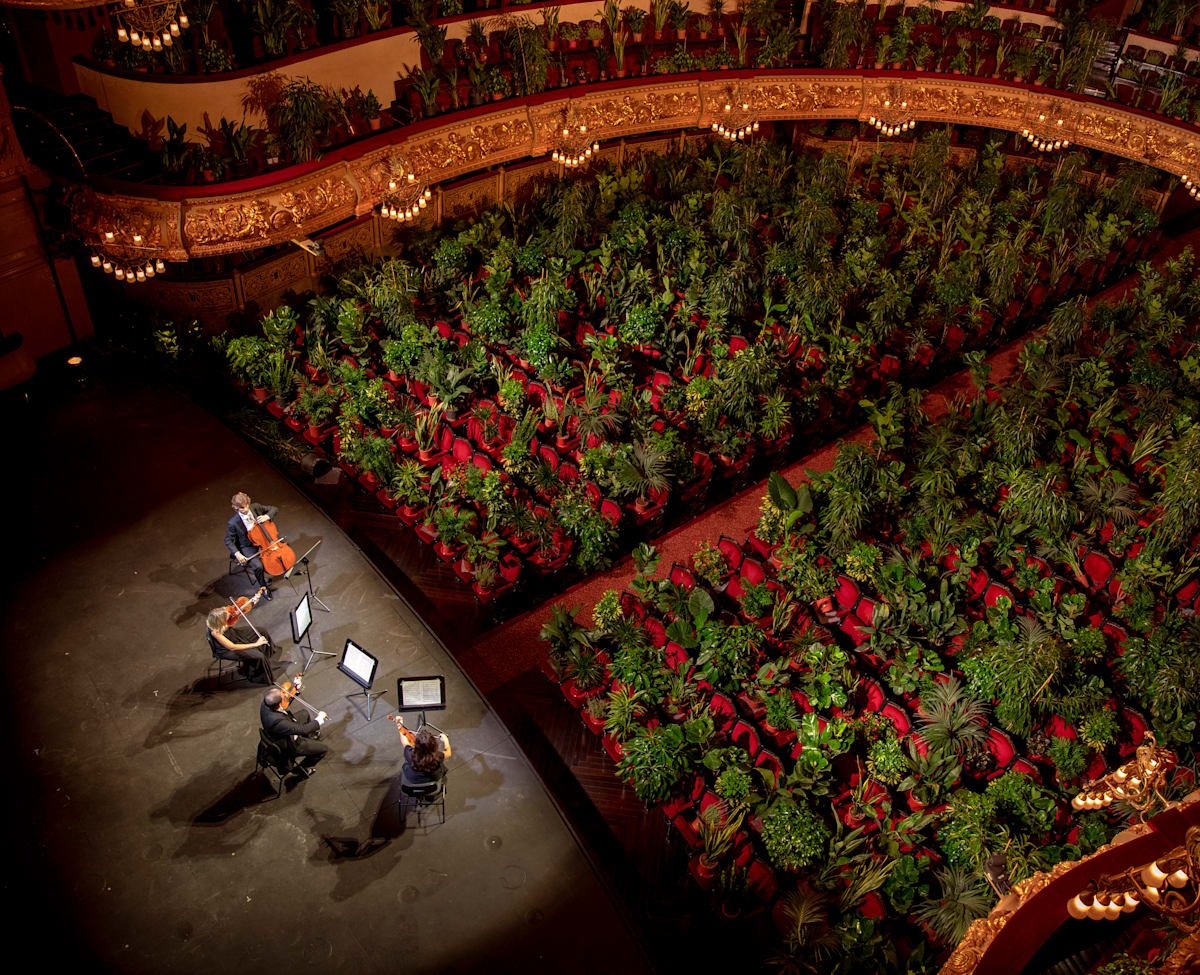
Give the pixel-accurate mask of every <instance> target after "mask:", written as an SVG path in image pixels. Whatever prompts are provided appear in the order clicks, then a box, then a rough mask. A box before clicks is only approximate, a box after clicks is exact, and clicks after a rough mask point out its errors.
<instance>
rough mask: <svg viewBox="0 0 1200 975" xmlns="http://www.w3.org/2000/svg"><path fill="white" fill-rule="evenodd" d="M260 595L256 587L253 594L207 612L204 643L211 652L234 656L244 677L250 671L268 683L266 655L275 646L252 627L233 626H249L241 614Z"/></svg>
mask: <svg viewBox="0 0 1200 975" xmlns="http://www.w3.org/2000/svg"><path fill="white" fill-rule="evenodd" d="M263 595H266V593H265V591H264V589H260V590H259V591H258V594H257V595H255V596H254V597H253V598H242V599H239V600H235V602H234V605H232V606H222V607H220V608H219V609H214V610H213V611H212V612H211V613H209V614H208V620H207V624H208V645H209V646H210V647H211V648H212V652H213V656H216V657H221V658H222V659H224V660H236V661H237V662H238V667H239V669H240V670H241V671H242V673H244V674H245V675H246V676H247V677H251V674H252V673H253V674H255V675H256V677H257V679H258V680H259V681H260V682H261V683H263V684H270V683H271V682H272V681H273V680H274V679H275V678H274V676H273V675H272V674H271V660H270V656H271V652H272V651H273V650H274V649H275V648H274V646H273V645H272V644H271V641H270V640H269V639H268V638H267V637H265V636H262V635H260V634H259V633H258V632H257V631H254V630H252V629H247V628H246V627H242V626H236V627H235V624H237V623H239V622H244V623H247V624H248V625H250V626H252V624H250V623H249V620H247V619H245V618H244V616H245V614H246V613H249V612H250V610H252V609H253V608H254V606H255V604H256V603H257V602H258V599H259V596H263ZM252 679H255V678H252Z"/></svg>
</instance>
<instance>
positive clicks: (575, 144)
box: [550, 120, 600, 169]
mask: <svg viewBox="0 0 1200 975" xmlns="http://www.w3.org/2000/svg"><path fill="white" fill-rule="evenodd" d="M558 139H559V141H558V144H557V145H556V146H555V147H554V149H553V150H552V151H551V152H550V158H551V159H553V160H554V161H555V162H556V163H558V164H559V165H560V166H563V167H564V168H566V169H573V168H574V167H576V166H582V165H583V164H584V163H585V162H587V161H588V160H589V159H591V158H592V157H593V156H595V155H597V154H599V152H600V143H599V142H598V141H596V140H595V139H594V138H592V136H591V135H590V134H589V133H588V127H587V125H586V124H585V123H583V122H575V121H573V120H566V121H564V123H563V127H562V128H561V129H559V131H558Z"/></svg>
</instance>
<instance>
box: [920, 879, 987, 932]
mask: <svg viewBox="0 0 1200 975" xmlns="http://www.w3.org/2000/svg"><path fill="white" fill-rule="evenodd" d="M937 878H938V883H940V884H941V887H942V895H941V897H940V898H938V899H936V900H934V899H930V900H927V901H924V902H922V903H921V904H918V905H917V907H916V910H915V911H914V913H915V914H916V916H917V917H918V918H919V919H920V920H922V921H924V922H925V923H926V924H927V925H929V927H930V929H931V930H932V931H933V933H934V935H935V936H936V937H937V939H938V940H939V941H941V942H943V943H944V944H956V943H957V942H959V941H961V940H962V937H963V935H965V934H966V933H967V928H968V927H970V925H971V922H972V921H974V920H975V919H976V918H980V917H983V916H984V915H985V914H987V912H988V908H989V906H990V905H989V898H988V896H987V895H986V894H985V893H984V892H983V889H982V888H981V887H980V885H979V882H978V880H976V878H975V876H974V875H973V874H971V873H969V872H967V871H966V870H960V869H957V868H955V867H948V868H946V869H944V870H939V871H938V872H937Z"/></svg>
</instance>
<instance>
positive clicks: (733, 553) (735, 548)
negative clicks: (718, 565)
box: [717, 535, 746, 572]
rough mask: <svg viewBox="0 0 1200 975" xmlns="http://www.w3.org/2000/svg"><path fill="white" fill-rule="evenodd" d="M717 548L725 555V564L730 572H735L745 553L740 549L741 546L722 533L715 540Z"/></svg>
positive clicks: (740, 564)
mask: <svg viewBox="0 0 1200 975" xmlns="http://www.w3.org/2000/svg"><path fill="white" fill-rule="evenodd" d="M717 548H718V549H719V550H720V552H721V554H722V555H724V556H725V564H726V565H728V566H729V570H730V571H731V572H737V570H738V569H740V568H741V567H742V560H743V559H744V558H745V557H746V555H745V553H744V552H743V551H742V547H741V546H740V545H739V544H738V543H737V542H735V541H734V540H733V539H732V538H728V537H726V536H725V535H722V536H721V537H720V538H719V539H718V540H717Z"/></svg>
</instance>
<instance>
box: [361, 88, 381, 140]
mask: <svg viewBox="0 0 1200 975" xmlns="http://www.w3.org/2000/svg"><path fill="white" fill-rule="evenodd" d="M358 110H359V113H360V114H361V115H362V117H363V118H364V119H366V122H367V126H368V127H369V128H370V129H371V131H372V132H375V131H378V129H379V127H380V126H381V125H382V124H383V119H382V118H380V113H381V112H382V111H383V106H382V105H380V104H379V99H378V98H377V97H375V92H373V91H371V90H370V89H367V93H366V94H365V95H363V97H362V100H361V101H360V102H359V103H358Z"/></svg>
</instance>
